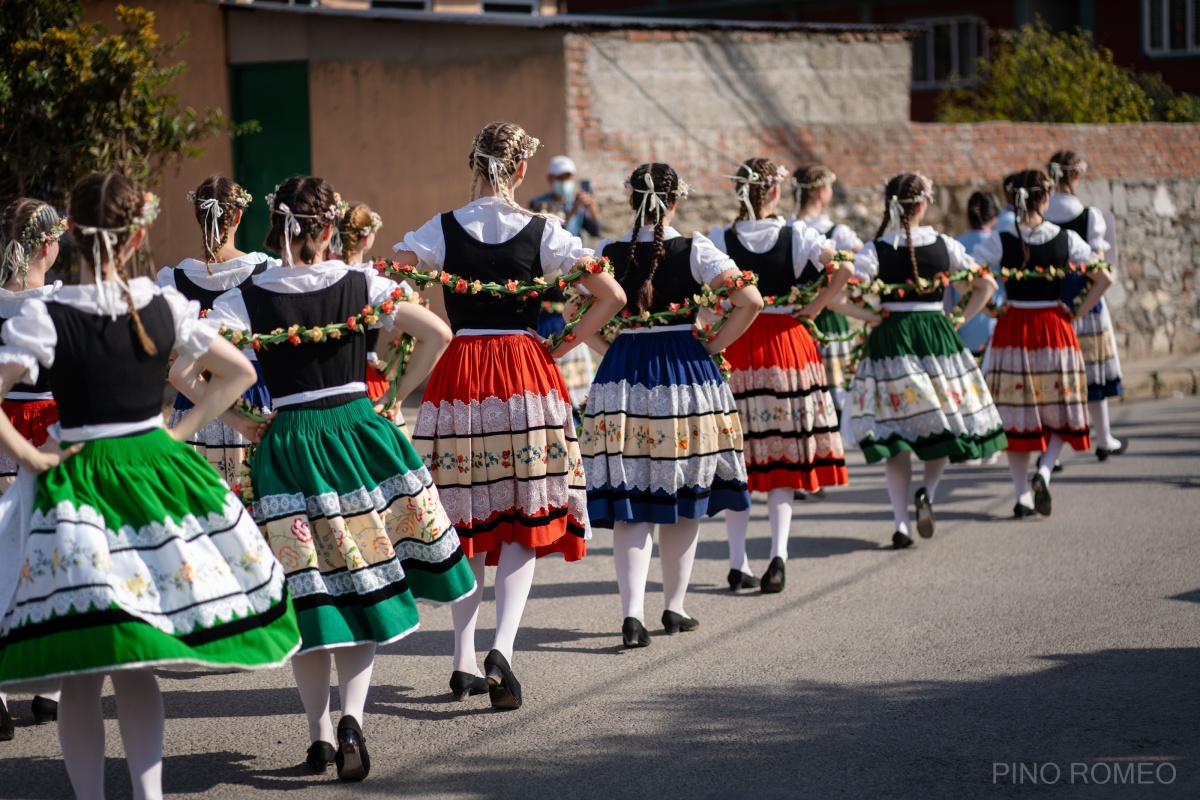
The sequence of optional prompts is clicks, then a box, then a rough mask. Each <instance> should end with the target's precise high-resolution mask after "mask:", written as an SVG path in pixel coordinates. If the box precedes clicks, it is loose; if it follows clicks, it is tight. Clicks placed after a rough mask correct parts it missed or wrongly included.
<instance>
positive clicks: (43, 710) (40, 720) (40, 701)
mask: <svg viewBox="0 0 1200 800" xmlns="http://www.w3.org/2000/svg"><path fill="white" fill-rule="evenodd" d="M29 709H30V711H32V712H33V724H34V725H45V724H46V723H47V722H58V703H56V702H55V701H53V700H51V699H49V698H47V697H42V696H41V695H40V694H39V695H34V698H33V702H32V703H31V704H30V706H29Z"/></svg>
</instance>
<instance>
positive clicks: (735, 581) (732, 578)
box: [728, 569, 758, 592]
mask: <svg viewBox="0 0 1200 800" xmlns="http://www.w3.org/2000/svg"><path fill="white" fill-rule="evenodd" d="M728 580H729V590H730V591H731V592H736V591H737V590H738V589H757V588H758V578H756V577H754V576H753V575H747V574H746V573H744V572H742V571H741V570H740V569H731V570H729V578H728Z"/></svg>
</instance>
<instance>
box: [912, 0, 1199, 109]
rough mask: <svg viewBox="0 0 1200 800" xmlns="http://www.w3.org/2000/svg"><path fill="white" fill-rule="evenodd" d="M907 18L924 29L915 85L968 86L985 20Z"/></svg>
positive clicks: (918, 41) (983, 50) (917, 44)
mask: <svg viewBox="0 0 1200 800" xmlns="http://www.w3.org/2000/svg"><path fill="white" fill-rule="evenodd" d="M1189 2H1196V0H1189ZM909 22H910V23H913V24H916V25H924V26H925V27H926V29H927V30H926V31H925V32H924V33H922V34H921V35H920V36H918V37H916V38H915V39H913V72H912V85H913V88H914V89H940V88H942V87H945V86H968V85H970V84H973V83H974V82H975V80H976V76H977V74H978V71H979V59H980V58H981V57H983V56H986V55H987V20H985V19H983V18H981V17H939V18H937V19H913V20H909Z"/></svg>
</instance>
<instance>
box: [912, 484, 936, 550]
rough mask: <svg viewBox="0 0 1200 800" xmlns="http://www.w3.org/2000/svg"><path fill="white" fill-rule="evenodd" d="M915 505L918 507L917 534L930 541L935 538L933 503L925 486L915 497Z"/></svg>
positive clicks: (918, 490)
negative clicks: (931, 537) (930, 538)
mask: <svg viewBox="0 0 1200 800" xmlns="http://www.w3.org/2000/svg"><path fill="white" fill-rule="evenodd" d="M913 504H914V505H915V506H916V507H917V533H919V534H921V538H922V539H928V538H929V537H930V536H933V501H932V500H930V499H929V492H927V491H926V490H925V487H924V486H922V487H921V488H920V489H917V493H916V494H914V495H913Z"/></svg>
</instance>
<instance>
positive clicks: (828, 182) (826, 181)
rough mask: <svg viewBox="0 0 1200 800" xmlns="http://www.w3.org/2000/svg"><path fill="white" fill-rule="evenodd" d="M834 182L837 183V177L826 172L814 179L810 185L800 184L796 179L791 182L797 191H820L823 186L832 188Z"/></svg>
mask: <svg viewBox="0 0 1200 800" xmlns="http://www.w3.org/2000/svg"><path fill="white" fill-rule="evenodd" d="M835 181H837V175H834V174H833V172H831V171H829V170H826V171H825V172H824V173H823V174H822V175H821V176H820V177H819V178H816V179H815V180H813V181H811V182H810V183H801V182H800V181H799V178H798V177H797V178H796V179H795V180H794V181H793V184H794V185H795V187H796V188H797V189H820V188H823V187H825V186H832V185H833V183H834V182H835Z"/></svg>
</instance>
